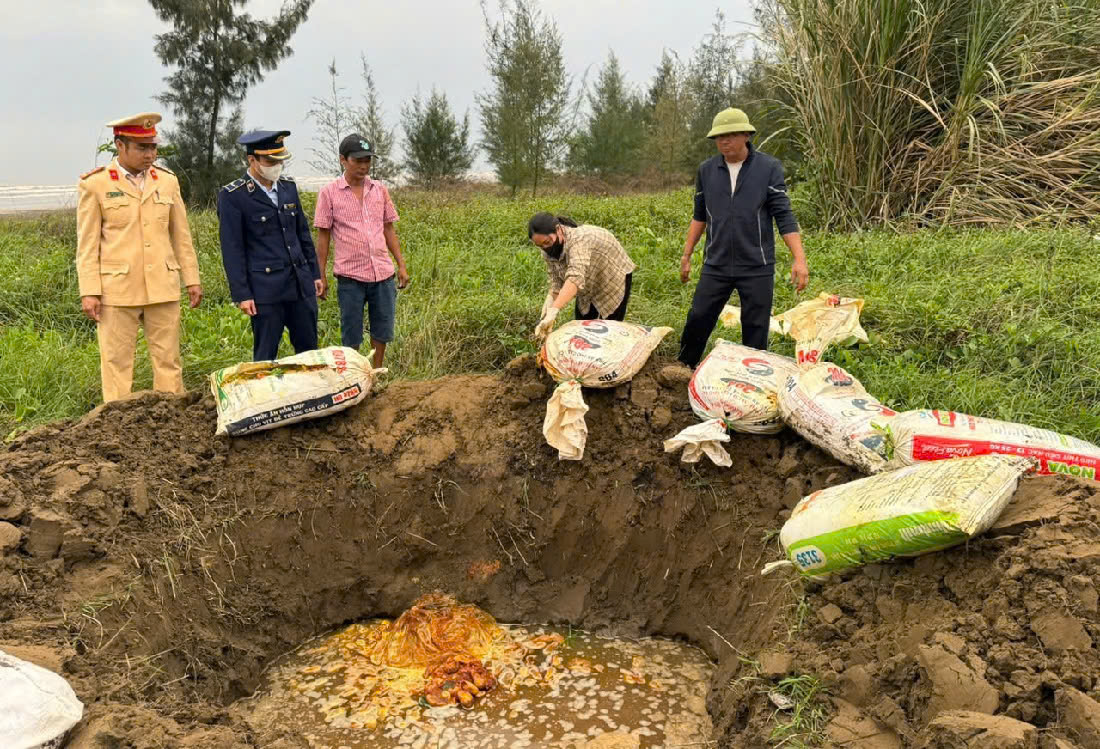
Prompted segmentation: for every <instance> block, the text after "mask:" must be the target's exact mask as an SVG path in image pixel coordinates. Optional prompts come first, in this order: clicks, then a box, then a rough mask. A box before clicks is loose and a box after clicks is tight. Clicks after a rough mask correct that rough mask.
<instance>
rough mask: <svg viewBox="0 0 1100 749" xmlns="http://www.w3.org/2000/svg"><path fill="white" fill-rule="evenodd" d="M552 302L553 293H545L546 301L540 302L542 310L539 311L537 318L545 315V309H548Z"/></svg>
mask: <svg viewBox="0 0 1100 749" xmlns="http://www.w3.org/2000/svg"><path fill="white" fill-rule="evenodd" d="M553 303H554V295H553V294H550V293H547V294H546V301H544V302H543V303H542V310H540V311H539V319H542V318H544V317H546V310H548V309H550V305H552V304H553Z"/></svg>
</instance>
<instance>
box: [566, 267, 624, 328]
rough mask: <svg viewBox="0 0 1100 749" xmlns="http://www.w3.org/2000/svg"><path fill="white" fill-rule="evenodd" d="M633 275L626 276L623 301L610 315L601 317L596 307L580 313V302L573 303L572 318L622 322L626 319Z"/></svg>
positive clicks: (593, 306)
mask: <svg viewBox="0 0 1100 749" xmlns="http://www.w3.org/2000/svg"><path fill="white" fill-rule="evenodd" d="M633 276H634V274H633V273H627V274H626V289H625V290H624V291H623V301H622V302H620V303H619V306H618V307H617V308H616V309H615V311H614V312H612V313H611V314H610V315H602V314H600V311H599V310H598V309H596V305H594V304H593V305H592V306H591V307H590V308H589V309H588V311H587V312H581V305H580V302H577V303H575V304H574V305H573V306H574V310H573V316H574V317H575V318H576V319H578V320H618V321H619V322H622V321H623V319H624V318H626V303H627V302H629V301H630V282H631V279H632V277H633Z"/></svg>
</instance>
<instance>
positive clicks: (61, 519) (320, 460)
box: [0, 359, 1100, 749]
mask: <svg viewBox="0 0 1100 749" xmlns="http://www.w3.org/2000/svg"><path fill="white" fill-rule="evenodd" d="M665 365H666V362H661V361H654V362H651V363H650V364H649V365H648V366H647V367H646V369H644V370H643V371H642V373H640V374H639V376H638V377H636V378H635V380H634V382H633V383H631V384H630V385H628V386H624V387H621V388H618V389H616V390H605V391H595V390H593V391H586V394H585V399H586V401H587V403H588V405H589V406H590V408H591V410H590V411H589V413H588V416H587V423H588V426H589V430H590V433H589V440H588V446H587V450H586V453H585V458H584V460H583V461H580V462H559V461H558V459H557V456H556V452H555V451H554V450H553V449H552V448H550V447H549V446H548V445H546V444H545V442H544V440H543V438H542V433H541V425H542V418H543V415H544V411H545V402H546V398H547V397H548V396H549V393H550V387H551V382H550V381H549V379H548V378H547V377H546V375H545V374H543V373H540V372H538V371H536V370H535V368H534V365H533V363H532V361H531V360H530V359H524V360H517V361H516V362H513V364H511V365H510V366H509V369H508V371H507V372H506V373H505V374H503V375H501V376H499V377H497V376H465V377H452V378H447V379H443V380H437V381H433V382H400V383H394V384H391V385H390V386H389V387H388V388H387V389H386V390H385V391H384V392H383V393H381V394H379V395H376V396H374V397H372V398H371V399H370V400H368V401H367V402H366V403H364V404H362V405H360V406H358V407H356V408H353V409H351V410H349V411H346V412H344V413H342V414H338V415H336V416H333V417H330V418H326V419H323V420H319V421H316V422H312V423H307V424H303V425H296V426H291V427H286V428H282V429H276V430H272V431H269V432H263V433H260V434H256V435H253V436H249V437H244V438H237V439H232V440H229V439H222V438H214V437H213V432H214V424H215V412H214V404H213V401H212V399H211V398H210V397H209V396H208V395H205V394H203V393H192V394H189V395H186V396H180V397H173V396H160V395H153V394H139V395H137V396H135V397H133V398H132V399H129V400H127V401H124V402H121V403H116V404H111V405H108V406H105V407H101V408H99V409H97V410H96V411H94V412H92V413H90V414H89V415H88V416H86V417H85V418H84V419H82V420H81V421H80V422H78V423H74V424H68V425H52V426H48V427H43V428H39V429H37V430H35V431H33V432H30V433H28V434H26V435H24V436H22V437H21V438H20V439H18V440H17V441H16V442H15V443H13V444H12V445H10V446H9V447H8V448H7V450H6V451H5V452H2V453H0V649H4V650H9V651H11V652H12V653H13V654H15V655H18V656H20V657H25V658H27V659H28V660H33V661H35V662H39V663H43V665H47V666H48V667H51V668H54V669H59V670H60V671H61V672H62V673H63V675H64V676H65V677H66V678H68V679H69V680H70V682H71V683H72V684H73V686H74V688H75V689H76V691H77V694H78V695H79V696H80V697H81V699H82V700H84V702H85V703H86V705H87V707H86V711H85V720H84V721H83V722H82V723H81V725H80V726H79V727H78V729H77V731H76V732H75V736H74V739H73V742H72V744H71V745H72V746H75V747H79V748H80V749H90V748H92V747H112V748H113V747H137V748H144V747H150V748H152V747H175V746H180V747H252V746H258V745H261V744H260V742H258V741H257V739H256V737H255V736H254V735H253V734H252V733H251V732H250V729H249V728H248V725H247V723H246V721H244V720H243V719H241V718H240V716H239V715H238V714H237V713H236V712H235V711H234V710H232V709H231V705H232V703H233V702H234V701H235V700H237V699H239V698H240V697H243V696H245V695H247V694H249V693H250V692H251V691H252V690H253V689H254V688H255V687H256V686H257V684H258V683H259V676H260V673H261V671H262V669H263V668H264V667H265V665H266V664H267V663H269V662H270V661H271V660H272V659H273V658H274V657H275V656H277V655H279V654H281V653H283V652H285V651H286V650H288V649H290V648H291V647H293V646H295V645H296V644H297V643H299V642H301V641H302V640H304V639H306V638H308V637H309V636H311V635H314V634H317V633H320V632H323V631H326V630H328V629H331V628H333V627H335V626H337V625H340V624H342V623H345V622H349V621H353V620H357V619H362V618H365V617H370V616H395V615H397V614H399V613H400V612H401V611H402V610H404V609H405V608H406V607H407V606H408V605H409V604H410V603H412V601H413V600H415V599H416V598H417V597H418V596H420V595H421V594H423V593H425V592H429V591H432V590H443V591H446V592H448V593H451V594H453V595H455V596H457V597H458V598H460V599H462V600H464V601H468V602H471V603H475V604H477V605H479V606H481V607H483V608H485V609H486V610H488V611H489V612H490V613H492V614H493V615H494V616H495V617H497V618H498V619H500V620H503V621H515V622H550V623H563V624H564V623H567V622H568V623H570V624H572V625H573V626H575V627H580V628H583V629H590V630H596V631H601V632H609V633H614V634H622V635H638V634H660V635H667V636H671V637H679V638H685V639H688V640H690V641H692V642H694V643H696V644H698V645H699V646H701V647H702V648H703V649H704V650H705V651H706V652H707V653H708V654H709V655H710V656H711V657H712V658H713V659H714V660H715V661H716V662H717V663H718V669H717V673H716V676H715V678H714V680H713V683H712V685H711V692H710V699H709V702H708V707H709V709H710V712H711V715H712V717H713V719H714V723H715V726H716V735H715V737H714V739H715V742H714V746H720V747H758V746H766V745H768V734H769V732H770V731H771V730H772V727H773V726H774V718H773V717H772V716H773V712H774V708H772V707H771V706H770V703H769V702H768V700H767V697H766V692H767V691H768V689H769V688H770V687H771V685H773V684H775V683H776V682H778V681H779V680H780V679H782V678H783V677H784V676H785V675H786V674H788V673H810V674H814V675H816V676H817V677H819V678H821V679H822V681H823V682H824V683H825V684H826V686H828V687H829V689H830V690H831V694H832V695H833V697H832V698H831V702H830V703H829V705H828V709H829V711H830V714H831V715H835V717H834V718H833V720H832V722H831V723H830V726H829V735H830V736H831V737H832V740H833V741H835V742H836V744H835V745H837V746H841V745H843V746H848V747H865V748H867V747H890V746H913V747H915V746H925V747H929V748H931V747H945V748H946V747H951V748H954V747H956V746H959V747H979V746H990V747H993V746H998V747H999V746H1015V745H1016V744H1013V743H1006V742H1009V741H1010V739H1009V738H1006V737H1007V736H1009V735H1010V734H1011V741H1016V742H1023V743H1020V744H1019V745H1020V746H1022V747H1035V746H1041V747H1043V749H1048V748H1051V747H1063V748H1064V747H1072V746H1074V744H1071V743H1069V740H1071V739H1072V740H1073V741H1076V742H1077V743H1076V746H1078V747H1088V746H1096V745H1100V744H1093V743H1090V741H1091V739H1090V736H1091V734H1089V731H1090V730H1096V731H1097V732H1098V733H1097V734H1096V736H1097V737H1100V705H1096V703H1095V702H1093V701H1092V700H1091V698H1090V696H1089V694H1090V692H1091V694H1092V695H1093V696H1095V695H1096V692H1095V691H1093V690H1094V688H1095V687H1096V686H1098V685H1097V684H1094V677H1093V674H1097V673H1100V668H1098V667H1100V659H1098V657H1097V651H1096V650H1095V648H1094V647H1093V642H1094V641H1095V639H1096V638H1097V637H1100V616H1098V614H1097V587H1096V586H1097V579H1096V575H1095V572H1094V568H1095V563H1096V561H1097V560H1098V559H1100V525H1097V521H1098V519H1100V494H1098V493H1097V491H1096V489H1095V488H1094V487H1095V485H1093V484H1086V483H1083V482H1078V481H1075V480H1072V479H1066V478H1043V479H1034V480H1029V481H1026V482H1025V484H1024V488H1023V489H1022V490H1021V491H1020V493H1019V495H1018V497H1017V500H1016V503H1015V504H1014V505H1013V507H1012V508H1011V509H1010V511H1009V513H1008V514H1007V515H1006V516H1005V518H1004V519H1002V521H1001V522H1000V523H999V526H998V528H996V529H995V530H994V531H992V532H991V533H989V534H987V535H986V536H984V537H982V538H980V539H978V540H976V541H975V542H973V543H971V544H970V545H969V547H967V548H961V549H957V550H953V551H950V552H945V553H941V554H936V555H931V556H928V557H925V558H922V559H918V560H915V561H904V562H898V563H895V564H889V565H878V566H875V567H871V568H868V569H866V570H864V571H861V572H857V573H855V574H853V575H850V576H848V577H847V578H845V579H842V580H837V581H833V582H829V583H826V584H819V585H813V586H809V590H807V592H806V593H805V595H803V593H802V586H801V585H799V584H798V583H797V582H794V583H793V584H792V578H790V577H783V576H781V575H775V576H771V577H760V576H759V575H758V574H757V573H758V570H759V569H760V568H761V566H762V565H763V564H764V563H765V562H767V561H771V560H773V559H776V558H778V557H779V549H778V546H777V544H776V541H775V531H777V530H778V528H779V526H781V525H782V522H783V520H784V518H785V517H786V515H787V513H788V512H789V508H790V507H791V506H793V504H794V503H795V502H796V501H797V499H798V498H799V497H800V496H802V495H803V494H805V493H808V492H809V491H811V490H815V489H819V488H822V487H824V486H828V485H832V484H837V483H842V482H845V481H849V480H851V479H853V478H856V474H855V472H854V471H853V470H852V469H849V468H847V467H844V466H840V465H838V464H837V463H836V461H835V460H834V459H832V458H831V457H829V456H827V455H825V454H823V453H822V452H820V451H818V450H817V449H816V448H813V447H811V446H809V445H808V444H806V443H805V442H803V441H802V440H801V439H799V438H798V437H797V436H796V435H793V434H791V433H789V432H784V433H783V434H781V435H778V436H776V437H771V438H761V437H750V436H734V437H733V439H732V442H731V443H730V446H729V447H730V453H731V454H732V456H733V461H734V463H733V467H732V468H731V469H722V468H716V467H714V466H712V465H710V464H709V463H708V464H700V465H698V466H689V465H685V464H682V463H680V462H679V458H678V456H673V455H666V454H665V453H664V452H663V451H662V447H661V441H662V440H663V439H665V438H667V437H669V436H671V435H672V434H674V433H675V432H676V431H678V430H679V429H681V428H682V427H684V426H687V425H689V424H692V423H694V422H695V420H696V419H695V417H694V416H693V415H692V413H691V411H690V409H689V408H688V405H687V399H686V397H685V393H684V380H683V379H682V378H680V377H678V376H676V373H675V371H674V368H669V369H666V368H665ZM5 522H6V523H9V524H10V525H11V526H14V528H8V527H7V526H5V525H4V523H5ZM498 563H499V564H498ZM800 621H801V622H802V626H801V627H800V628H798V627H797V626H796V625H797V624H798V623H799V622H800ZM1093 706H1096V708H1097V712H1096V713H1095V714H1094V713H1093V712H1092V711H1093ZM952 711H954V712H952ZM959 711H969V712H959ZM993 712H995V713H997V714H998V716H999V717H998V718H997V719H994V718H992V717H991V716H989V715H988V713H993ZM780 719H784V718H783V715H782V714H781V715H780ZM1013 719H1018V720H1013ZM1018 721H1026V722H1027V724H1028V725H1025V724H1022V723H1019V724H1018ZM1036 728H1038V729H1041V730H1040V731H1038V732H1037V731H1036ZM1028 731H1030V733H1028ZM1055 739H1057V740H1058V741H1063V740H1065V743H1060V744H1056V743H1052V742H1054V741H1055ZM1098 740H1100V739H1098ZM983 741H984V742H986V743H975V742H983ZM1040 741H1041V742H1046V743H1041V744H1040V743H1036V742H1040ZM868 742H871V743H868ZM874 742H878V743H874ZM883 742H885V743H883ZM989 742H992V743H989ZM263 745H267V746H281V747H284V748H285V747H299V746H304V744H303V743H302V741H301V739H300V738H299V737H295V736H292V735H286V736H284V737H282V738H281V739H280V740H279V741H277V742H276V743H275V744H269V743H264V744H263ZM792 745H794V744H792V743H788V744H787V746H792Z"/></svg>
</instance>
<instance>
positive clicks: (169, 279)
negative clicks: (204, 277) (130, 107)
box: [76, 112, 202, 402]
mask: <svg viewBox="0 0 1100 749" xmlns="http://www.w3.org/2000/svg"><path fill="white" fill-rule="evenodd" d="M160 119H161V117H160V115H159V114H155V113H152V112H150V113H145V114H139V115H135V116H133V117H126V118H123V119H121V120H116V121H114V122H109V123H107V127H110V128H113V129H114V136H115V146H116V148H117V149H118V156H117V158H115V159H114V160H113V161H111V163H110V164H108V165H107V166H105V167H104V166H101V167H98V168H96V169H93V170H92V171H90V172H88V173H87V174H84V175H81V177H80V183H79V184H78V185H77V192H78V202H77V209H76V220H77V247H76V271H77V276H78V279H79V283H80V304H81V307H82V308H83V310H84V314H85V315H87V316H88V317H89V318H91V319H92V320H95V322H96V323H97V325H96V327H97V334H98V337H99V365H100V373H101V377H102V382H103V400H104V402H107V401H112V400H117V399H119V398H121V397H122V396H124V395H126V394H127V393H129V392H130V387H131V385H132V383H133V374H134V351H135V349H136V347H137V332H138V326H139V325H142V326H143V327H144V328H145V340H146V342H147V344H148V347H149V358H150V359H151V360H152V364H153V388H154V389H155V390H160V391H164V392H169V393H182V392H183V374H182V368H181V366H180V284H181V282H182V284H183V285H185V286H186V287H187V296H188V298H189V301H190V303H191V306H192V307H197V306H198V305H199V302H200V301H202V286H201V285H199V263H198V259H197V258H196V257H195V249H194V247H193V246H192V245H191V231H190V229H189V228H188V226H187V210H186V208H185V207H184V205H183V199H182V198H181V197H180V186H179V181H178V180H177V179H176V176H175V175H174V174H172V173H171V172H170V171H168V170H167V169H164V168H163V167H154V166H153V161H154V160H155V159H156V157H157V143H158V140H157V130H156V124H157V123H158V122H160Z"/></svg>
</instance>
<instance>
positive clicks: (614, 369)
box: [538, 320, 672, 460]
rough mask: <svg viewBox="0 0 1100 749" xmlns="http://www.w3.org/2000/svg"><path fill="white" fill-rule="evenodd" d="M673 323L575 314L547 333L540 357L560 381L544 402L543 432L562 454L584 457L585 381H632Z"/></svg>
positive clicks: (597, 385)
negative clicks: (649, 324) (659, 325)
mask: <svg viewBox="0 0 1100 749" xmlns="http://www.w3.org/2000/svg"><path fill="white" fill-rule="evenodd" d="M671 332H672V328H650V327H646V326H644V325H635V324H633V323H628V322H617V321H615V320H573V321H571V322H567V323H566V324H565V325H562V326H561V327H560V328H558V329H557V330H555V331H554V332H553V333H551V334H550V335H549V336H547V338H546V342H545V343H544V344H543V345H542V349H541V350H540V351H539V355H538V363H539V365H540V366H542V367H543V368H544V369H546V371H547V372H549V373H550V376H551V377H553V378H554V379H555V380H557V381H558V382H559V383H560V384H559V385H558V386H557V387H556V388H555V389H554V392H553V394H552V395H551V396H550V400H549V402H548V403H547V404H546V419H545V420H544V421H543V424H542V433H543V436H545V437H546V441H547V442H548V443H549V444H550V445H551V446H552V447H555V448H557V450H558V458H559V459H561V460H580V459H581V458H583V457H584V444H585V442H586V441H587V440H588V426H587V425H586V424H585V423H584V415H585V414H586V413H588V406H587V405H585V402H584V399H583V398H582V397H581V386H582V385H583V386H584V387H594V388H610V387H615V386H616V385H620V384H622V383H624V382H628V381H629V380H630V378H632V377H633V376H634V375H635V374H637V373H638V370H639V369H641V368H642V366H643V365H644V364H645V363H646V360H647V359H649V355H650V354H652V353H653V350H654V349H655V348H657V346H658V345H659V344H660V343H661V339H662V338H664V337H665V336H666V335H668V334H669V333H671Z"/></svg>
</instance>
